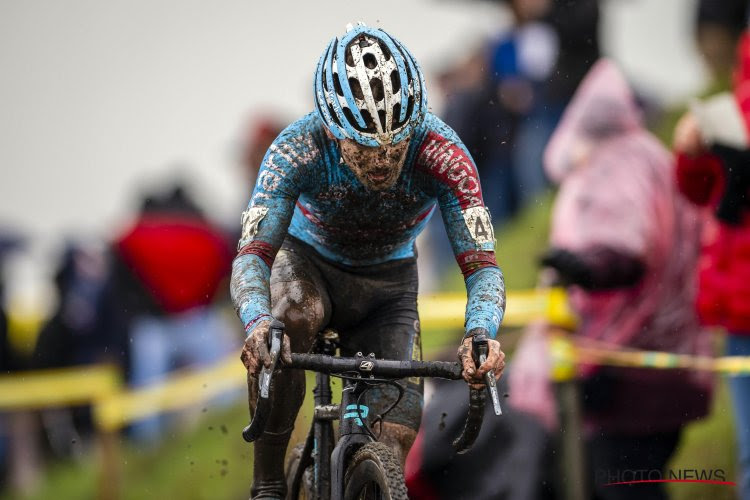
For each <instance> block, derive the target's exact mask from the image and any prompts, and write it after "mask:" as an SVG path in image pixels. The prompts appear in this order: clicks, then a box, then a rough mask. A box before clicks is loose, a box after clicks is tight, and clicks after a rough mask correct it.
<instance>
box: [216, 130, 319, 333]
mask: <svg viewBox="0 0 750 500" xmlns="http://www.w3.org/2000/svg"><path fill="white" fill-rule="evenodd" d="M293 127H294V125H292V126H290V128H288V129H287V130H286V131H284V132H282V134H281V135H280V136H279V137H278V138H277V139H276V140H275V141H274V143H273V144H272V145H271V147H270V148H269V150H268V152H267V153H266V156H265V157H264V159H263V163H262V165H261V169H260V171H259V173H258V181H257V183H256V185H255V190H254V191H253V196H252V199H251V200H250V203H249V205H248V208H247V210H245V211H244V212H243V214H242V236H241V237H240V241H239V244H238V250H239V251H238V254H237V257H236V258H235V259H234V262H233V263H232V278H231V283H230V291H231V295H232V301H233V302H234V306H235V309H236V311H237V314H238V315H239V317H240V319H241V320H242V323H243V324H244V325H245V331H246V332H247V333H248V334H250V332H252V330H253V328H254V327H255V326H256V325H257V324H258V323H259V322H260V321H261V320H263V319H268V318H270V316H271V296H270V285H269V280H270V277H271V266H272V265H273V261H274V258H275V257H276V252H278V250H279V247H280V246H281V244H282V243H283V241H284V238H285V236H286V234H287V229H288V227H289V222H290V221H291V218H292V215H293V213H294V205H295V202H296V201H297V198H298V197H299V195H300V192H302V190H303V189H304V186H305V179H306V178H309V175H307V172H308V171H309V168H310V167H311V164H312V163H313V162H314V161H317V159H318V158H319V154H318V152H317V149H316V148H315V146H314V145H313V144H312V141H310V140H305V139H304V138H302V137H300V136H299V135H297V136H296V137H295V134H294V130H293Z"/></svg>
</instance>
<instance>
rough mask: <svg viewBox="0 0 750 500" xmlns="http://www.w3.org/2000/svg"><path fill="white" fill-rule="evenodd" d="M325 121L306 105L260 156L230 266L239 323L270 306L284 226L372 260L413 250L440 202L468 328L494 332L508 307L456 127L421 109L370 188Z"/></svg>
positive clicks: (324, 250) (332, 255) (360, 260)
mask: <svg viewBox="0 0 750 500" xmlns="http://www.w3.org/2000/svg"><path fill="white" fill-rule="evenodd" d="M325 130H326V129H325V125H324V124H323V122H322V121H321V120H320V118H319V117H318V115H317V114H316V113H310V114H308V115H306V116H305V117H303V118H301V119H300V120H298V121H296V122H295V123H293V124H291V125H290V126H289V127H287V128H286V129H285V130H284V131H283V132H282V133H281V135H279V137H278V138H276V140H275V141H274V143H273V144H272V145H271V147H270V148H269V150H268V152H267V153H266V156H265V158H264V159H263V163H262V166H261V169H260V172H259V174H258V181H257V183H256V186H255V190H254V192H253V196H252V199H251V201H250V204H249V206H248V208H247V210H246V211H245V212H243V216H242V236H241V238H240V241H239V254H238V256H237V258H236V259H235V261H234V265H233V272H232V296H233V298H234V300H235V304H236V306H237V308H238V312H239V315H240V317H241V318H242V320H243V322H244V324H245V325H246V330H247V331H248V332H249V331H250V330H251V329H252V327H253V325H254V324H256V322H257V321H258V319H260V318H263V317H266V316H268V315H269V314H270V311H271V307H270V306H271V305H270V292H269V284H268V282H269V277H270V269H271V266H272V265H273V259H274V257H275V255H276V252H277V251H278V249H279V247H280V246H281V244H282V242H283V240H284V238H285V237H286V235H287V234H289V235H291V236H294V237H295V238H297V239H299V240H302V241H304V242H305V243H307V244H309V245H311V246H312V247H313V248H315V250H316V251H317V252H318V253H320V254H321V255H322V256H323V257H325V258H327V259H329V260H331V261H334V262H338V263H341V264H346V265H349V266H367V265H373V264H379V263H383V262H387V261H390V260H394V259H401V258H407V257H412V256H413V255H414V240H415V239H416V237H417V235H418V234H419V233H420V232H421V231H422V229H424V226H425V225H426V224H427V222H428V220H429V218H430V217H431V216H432V214H433V212H434V210H435V207H436V206H439V208H440V210H441V212H442V215H443V220H444V222H445V226H446V230H447V232H448V236H449V239H450V241H451V245H452V247H453V251H454V253H455V255H456V260H457V261H458V264H459V267H460V268H461V271H462V272H463V274H464V277H465V281H466V287H467V293H468V301H467V307H466V331H470V330H471V329H473V328H477V327H481V328H485V329H486V330H488V331H489V333H490V335H491V336H492V337H494V336H495V335H496V332H497V329H498V326H499V325H500V322H501V320H502V316H503V312H504V308H505V288H504V283H503V277H502V273H501V272H500V269H499V268H498V267H497V264H496V262H495V255H494V248H495V238H494V233H493V230H492V222H491V220H490V215H489V212H488V211H487V209H486V208H485V206H484V203H483V201H482V193H481V188H480V184H479V177H478V175H477V170H476V167H475V165H474V162H473V160H472V159H471V156H470V155H469V153H468V151H467V150H466V148H465V147H464V145H463V144H462V142H461V140H460V139H459V138H458V137H457V135H456V133H455V132H454V131H453V130H451V129H450V127H448V126H447V125H446V124H445V123H443V122H442V121H441V120H440V119H439V118H437V117H436V116H435V115H433V114H431V113H428V114H427V116H426V118H425V120H424V121H423V122H422V124H421V125H420V126H419V127H418V128H417V129H416V130H415V132H414V135H413V136H412V138H411V141H410V143H409V147H408V151H407V154H406V160H405V163H404V166H403V169H402V171H401V174H400V177H399V178H398V180H397V181H396V182H395V184H394V185H393V186H392V187H390V188H388V189H384V190H379V191H372V190H368V189H367V188H366V187H365V186H364V185H363V184H362V183H361V182H360V181H359V180H358V179H357V177H356V176H355V175H354V173H353V172H352V171H351V170H350V169H349V167H348V166H347V165H346V164H345V163H344V162H343V160H342V157H341V153H340V151H339V147H338V143H337V141H336V140H333V139H329V138H328V137H327V135H326V133H325Z"/></svg>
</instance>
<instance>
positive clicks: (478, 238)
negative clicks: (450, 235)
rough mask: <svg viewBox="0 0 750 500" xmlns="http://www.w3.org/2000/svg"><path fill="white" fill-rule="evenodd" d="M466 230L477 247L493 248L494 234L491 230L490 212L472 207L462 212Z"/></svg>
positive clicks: (483, 208) (482, 208)
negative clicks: (490, 246) (488, 246)
mask: <svg viewBox="0 0 750 500" xmlns="http://www.w3.org/2000/svg"><path fill="white" fill-rule="evenodd" d="M461 213H462V214H463V216H464V222H466V228H467V229H468V230H469V234H471V238H472V239H473V240H474V242H475V243H476V244H477V246H484V245H486V244H491V245H492V247H493V248H494V246H495V232H494V230H493V229H492V220H491V219H490V212H489V210H487V209H486V208H485V207H472V208H467V209H466V210H462V211H461Z"/></svg>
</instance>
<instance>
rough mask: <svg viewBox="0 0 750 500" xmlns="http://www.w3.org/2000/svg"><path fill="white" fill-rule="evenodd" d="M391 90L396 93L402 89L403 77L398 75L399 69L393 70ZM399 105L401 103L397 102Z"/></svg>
mask: <svg viewBox="0 0 750 500" xmlns="http://www.w3.org/2000/svg"><path fill="white" fill-rule="evenodd" d="M391 90H392V91H393V93H394V94H395V93H396V92H398V91H399V90H401V78H400V77H399V76H398V71H397V70H395V69H394V70H393V71H391ZM397 106H400V105H399V104H397Z"/></svg>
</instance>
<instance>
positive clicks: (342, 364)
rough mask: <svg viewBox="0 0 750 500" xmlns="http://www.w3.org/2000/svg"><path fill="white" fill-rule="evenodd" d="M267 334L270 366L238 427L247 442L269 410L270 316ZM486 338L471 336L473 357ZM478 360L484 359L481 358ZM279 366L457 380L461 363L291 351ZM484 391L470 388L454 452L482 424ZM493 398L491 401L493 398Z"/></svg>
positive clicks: (276, 345) (276, 346) (277, 329)
mask: <svg viewBox="0 0 750 500" xmlns="http://www.w3.org/2000/svg"><path fill="white" fill-rule="evenodd" d="M269 333H270V335H269V353H270V355H271V360H272V362H271V368H270V369H268V368H265V367H264V368H263V370H262V371H261V374H260V377H259V379H258V384H259V391H258V402H257V404H256V408H255V413H254V414H253V416H252V420H251V422H250V425H248V426H247V427H245V429H244V430H243V431H242V437H243V438H244V439H245V441H247V442H252V441H255V440H256V439H258V438H259V437H260V436H261V434H262V433H263V430H264V429H265V426H266V421H267V420H268V415H269V414H270V413H271V402H270V393H271V382H272V374H273V372H274V370H275V369H276V367H277V363H278V359H279V354H280V351H281V342H282V338H283V334H284V324H283V323H281V322H280V321H276V320H274V321H273V322H272V323H271V328H270V332H269ZM486 345H487V341H486V338H485V337H480V338H478V339H475V342H474V351H475V357H477V358H478V359H477V361H479V359H481V358H483V357H485V356H486ZM482 347H484V349H482ZM482 361H484V360H483V359H482ZM281 368H283V369H301V370H311V371H316V372H320V373H327V374H345V373H357V374H358V375H360V376H362V378H363V379H364V380H366V379H367V377H368V376H372V377H379V378H391V379H400V378H407V377H433V378H444V379H448V380H460V379H461V378H462V377H461V374H462V371H463V370H462V367H461V365H460V364H459V363H458V362H450V361H397V360H386V359H375V358H373V357H363V356H357V357H354V358H343V357H338V356H329V355H326V354H298V353H292V362H291V364H288V365H282V366H281ZM488 375H489V378H488V380H490V379H491V382H492V384H491V385H489V384H490V382H487V383H488V388H489V389H490V391H492V390H493V389H494V394H492V395H493V399H496V398H497V392H496V391H497V389H496V387H495V384H494V382H495V378H494V375H492V374H488ZM484 402H485V394H484V391H483V390H481V389H474V388H470V393H469V410H468V413H467V415H466V423H465V424H464V428H463V430H462V432H461V435H460V436H459V437H458V438H456V440H455V441H454V442H453V447H454V448H455V450H456V452H457V453H464V452H466V451H468V450H469V448H471V446H472V445H473V444H474V441H476V438H477V436H478V435H479V431H480V430H481V427H482V419H483V417H484ZM493 402H494V401H493ZM495 408H496V411H495V413H496V414H498V415H499V411H498V409H499V404H498V405H496V407H495Z"/></svg>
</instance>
